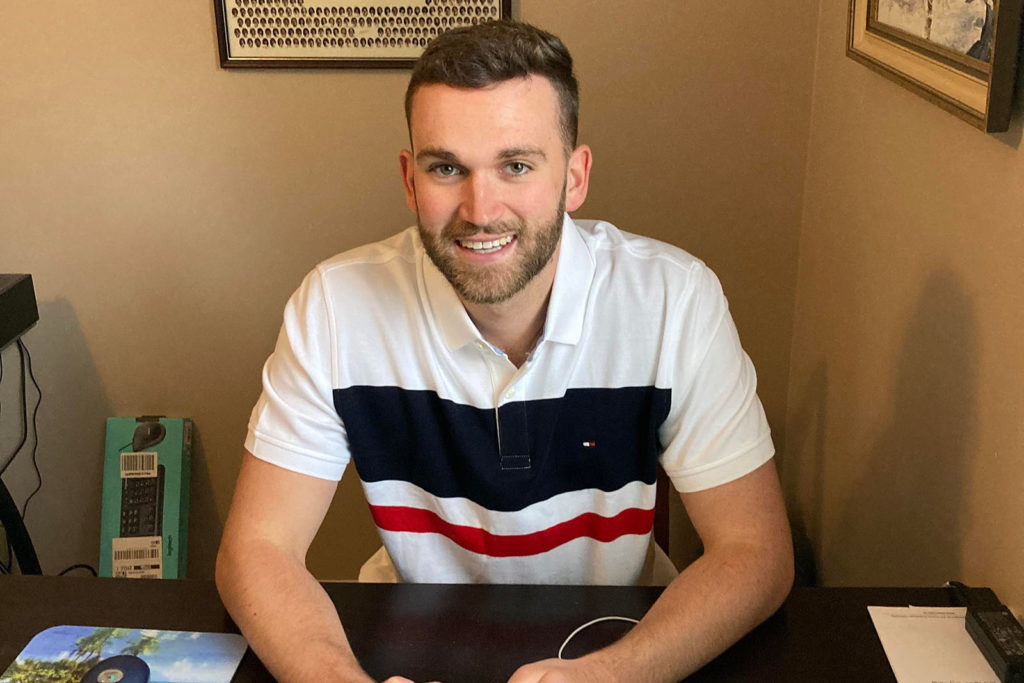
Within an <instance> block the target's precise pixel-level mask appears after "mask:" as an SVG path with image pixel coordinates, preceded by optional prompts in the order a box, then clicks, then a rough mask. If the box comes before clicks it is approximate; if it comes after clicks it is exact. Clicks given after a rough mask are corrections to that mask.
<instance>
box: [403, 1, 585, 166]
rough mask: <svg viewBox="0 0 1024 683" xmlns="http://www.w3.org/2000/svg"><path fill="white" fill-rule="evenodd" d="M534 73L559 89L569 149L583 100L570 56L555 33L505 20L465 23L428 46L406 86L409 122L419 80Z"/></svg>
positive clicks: (477, 80)
mask: <svg viewBox="0 0 1024 683" xmlns="http://www.w3.org/2000/svg"><path fill="white" fill-rule="evenodd" d="M532 75H537V76H543V77H545V78H547V79H548V81H549V82H550V83H551V85H552V86H553V87H554V88H555V92H556V93H557V94H558V103H559V124H560V126H561V129H562V130H561V132H562V140H563V142H564V143H565V146H566V148H567V149H568V150H570V151H571V150H572V149H573V148H575V147H576V132H577V128H578V126H579V103H580V96H579V85H578V84H577V83H576V77H575V76H574V75H573V73H572V56H571V55H570V54H569V50H568V49H567V48H566V47H565V44H564V43H562V41H561V40H560V39H559V38H558V37H557V36H555V35H552V34H550V33H548V32H547V31H542V30H541V29H539V28H537V27H535V26H531V25H530V24H524V23H522V22H517V21H511V20H506V19H503V20H500V21H487V22H484V23H482V24H478V25H476V26H461V27H459V28H455V29H452V30H451V31H446V32H444V33H442V34H441V35H439V36H437V38H435V39H434V40H433V41H431V42H430V44H429V45H427V48H426V49H425V50H424V51H423V54H422V55H421V56H420V58H419V60H418V61H417V62H416V66H415V67H413V70H412V77H411V78H410V79H409V87H408V88H407V89H406V91H405V120H406V123H407V124H409V123H411V115H412V98H413V95H415V94H416V90H417V89H418V88H419V87H420V86H421V85H428V84H431V83H438V84H441V85H448V86H451V87H453V88H484V87H487V86H489V85H493V84H495V83H500V82H502V81H507V80H510V79H513V78H526V77H527V76H532Z"/></svg>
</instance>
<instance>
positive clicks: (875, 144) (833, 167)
mask: <svg viewBox="0 0 1024 683" xmlns="http://www.w3.org/2000/svg"><path fill="white" fill-rule="evenodd" d="M845 4H846V3H841V2H831V1H829V2H822V3H821V10H820V13H821V19H820V21H821V23H820V28H819V34H818V56H817V73H816V78H815V88H814V105H813V114H812V125H811V133H810V154H809V163H808V169H807V181H806V195H805V201H804V217H803V231H802V238H801V246H800V268H799V278H798V288H797V299H796V315H795V320H796V324H795V332H794V339H793V354H792V366H791V375H790V393H789V409H788V410H789V417H788V421H787V425H788V429H787V434H788V440H787V453H786V457H785V460H784V462H783V471H784V472H783V473H784V480H785V482H786V484H787V486H788V488H789V489H790V492H791V495H792V500H793V503H794V505H793V511H794V512H795V517H796V518H797V519H798V520H799V521H801V522H803V523H804V524H805V525H806V527H807V529H808V532H809V534H810V535H811V537H812V539H813V540H814V542H815V545H816V546H817V549H818V552H819V560H820V569H821V574H822V578H823V580H824V581H825V582H826V583H828V584H833V585H863V584H869V585H894V584H920V585H938V584H940V583H942V582H944V581H945V580H947V579H961V580H963V581H965V582H967V583H974V584H982V585H991V586H992V587H993V588H994V589H995V590H996V592H997V593H998V594H999V596H1000V597H1001V598H1002V599H1003V600H1004V601H1006V602H1008V603H1009V604H1011V606H1013V607H1014V608H1015V609H1016V610H1017V612H1018V613H1019V612H1020V611H1021V609H1022V608H1024V574H1022V573H1021V569H1020V568H1021V567H1022V566H1024V532H1022V531H1021V525H1020V520H1021V519H1022V518H1024V337H1022V335H1021V331H1022V330H1024V267H1022V263H1024V209H1022V206H1024V205H1022V198H1024V152H1022V151H1021V130H1022V117H1021V114H1020V109H1021V107H1020V106H1019V104H1020V103H1019V102H1018V109H1017V111H1018V113H1017V115H1016V116H1015V118H1014V121H1013V124H1012V127H1011V130H1010V132H1009V133H1006V134H1000V135H985V134H983V133H981V132H979V131H977V130H975V129H973V128H971V127H970V126H968V125H966V124H964V123H962V122H961V121H959V120H958V119H956V118H954V117H953V116H951V115H949V114H947V113H945V112H943V111H941V110H940V109H939V108H937V107H935V106H933V105H931V104H929V103H928V102H926V101H924V100H922V99H920V98H918V97H917V96H915V95H913V94H911V93H909V92H907V91H906V90H903V89H902V88H900V87H899V86H897V85H895V84H893V83H891V82H889V81H887V80H885V79H883V78H882V77H880V76H878V75H876V74H875V73H873V72H871V71H869V70H868V69H866V68H865V67H863V66H861V65H860V64H857V63H855V62H853V61H852V60H850V59H847V58H846V57H845V56H844V40H845V30H846V9H845ZM1018 99H1019V98H1018Z"/></svg>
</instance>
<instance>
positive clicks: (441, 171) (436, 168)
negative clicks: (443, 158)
mask: <svg viewBox="0 0 1024 683" xmlns="http://www.w3.org/2000/svg"><path fill="white" fill-rule="evenodd" d="M430 172H431V173H434V174H436V175H439V176H444V177H446V178H447V177H451V176H454V175H458V174H459V169H458V168H456V167H455V166H452V165H451V164H434V165H433V166H431V167H430Z"/></svg>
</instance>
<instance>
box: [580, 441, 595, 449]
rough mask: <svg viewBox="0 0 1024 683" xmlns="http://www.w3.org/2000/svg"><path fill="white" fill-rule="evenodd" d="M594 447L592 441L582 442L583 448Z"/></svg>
mask: <svg viewBox="0 0 1024 683" xmlns="http://www.w3.org/2000/svg"><path fill="white" fill-rule="evenodd" d="M595 446H597V443H596V442H594V441H584V442H583V447H584V448H594V447H595Z"/></svg>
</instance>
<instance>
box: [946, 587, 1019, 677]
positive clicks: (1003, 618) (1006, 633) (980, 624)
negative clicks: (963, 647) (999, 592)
mask: <svg viewBox="0 0 1024 683" xmlns="http://www.w3.org/2000/svg"><path fill="white" fill-rule="evenodd" d="M948 585H949V587H950V588H952V589H953V592H954V593H955V594H956V596H957V599H958V600H959V602H960V603H961V604H962V605H963V606H964V607H966V608H967V616H966V618H965V621H964V627H965V628H966V629H967V633H969V634H970V636H971V638H973V639H974V642H975V644H976V645H977V646H978V649H979V650H981V654H983V655H985V660H986V661H987V662H988V663H989V666H991V667H992V670H993V671H995V673H996V676H998V677H999V680H1000V681H1001V682H1002V683H1024V627H1022V626H1021V625H1020V622H1019V621H1017V618H1016V617H1014V616H1013V614H1012V613H1011V612H1010V610H1009V609H1007V608H1006V605H1004V604H1003V603H1001V602H1000V601H999V598H997V597H996V594H995V593H994V592H993V591H992V589H991V588H971V587H970V586H965V585H964V584H962V583H960V582H959V581H950V582H949V583H948Z"/></svg>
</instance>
